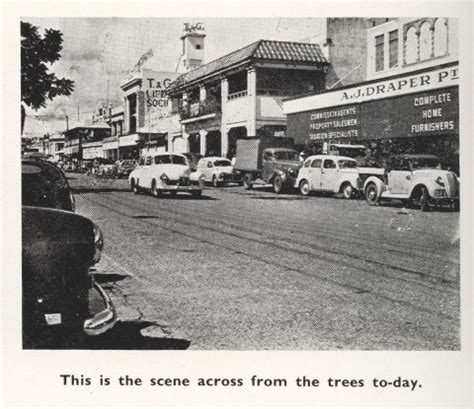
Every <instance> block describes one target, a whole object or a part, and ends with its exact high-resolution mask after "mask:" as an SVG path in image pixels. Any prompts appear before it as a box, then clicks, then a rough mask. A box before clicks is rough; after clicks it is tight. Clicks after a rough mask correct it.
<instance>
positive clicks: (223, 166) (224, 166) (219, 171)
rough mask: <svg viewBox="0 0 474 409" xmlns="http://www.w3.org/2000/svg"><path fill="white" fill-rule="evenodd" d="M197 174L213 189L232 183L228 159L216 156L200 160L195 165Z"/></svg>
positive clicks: (231, 171) (231, 170)
mask: <svg viewBox="0 0 474 409" xmlns="http://www.w3.org/2000/svg"><path fill="white" fill-rule="evenodd" d="M196 170H197V172H199V173H201V174H202V175H204V181H205V182H208V183H212V185H213V186H214V187H217V186H222V185H225V184H226V183H230V182H233V180H234V176H233V167H232V163H231V162H230V160H229V159H226V158H221V157H218V156H209V157H205V158H201V159H200V160H199V162H198V164H197V169H196Z"/></svg>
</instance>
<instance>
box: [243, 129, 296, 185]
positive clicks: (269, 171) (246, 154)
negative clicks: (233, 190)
mask: <svg viewBox="0 0 474 409" xmlns="http://www.w3.org/2000/svg"><path fill="white" fill-rule="evenodd" d="M292 146H293V140H292V139H289V138H276V137H262V138H247V139H239V140H237V153H236V161H235V165H234V169H235V170H236V171H237V172H239V173H240V174H241V175H243V185H244V189H246V190H249V189H252V187H253V186H254V185H255V184H272V185H273V190H274V192H275V193H282V192H283V191H284V190H285V189H289V188H292V187H293V185H294V183H295V180H296V177H297V176H298V170H299V168H300V167H301V162H300V154H299V153H298V152H297V151H296V150H294V149H293V148H292Z"/></svg>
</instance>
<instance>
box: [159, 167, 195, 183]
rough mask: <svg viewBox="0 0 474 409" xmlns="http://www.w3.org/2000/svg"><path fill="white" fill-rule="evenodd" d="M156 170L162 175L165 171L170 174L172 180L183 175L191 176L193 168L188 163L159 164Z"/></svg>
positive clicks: (167, 174)
mask: <svg viewBox="0 0 474 409" xmlns="http://www.w3.org/2000/svg"><path fill="white" fill-rule="evenodd" d="M156 171H157V172H158V173H159V174H158V176H161V175H162V174H163V173H165V174H166V176H168V178H169V179H170V180H178V179H179V178H180V177H182V176H189V174H190V173H191V169H190V168H189V166H186V165H163V166H161V165H158V166H157V167H156Z"/></svg>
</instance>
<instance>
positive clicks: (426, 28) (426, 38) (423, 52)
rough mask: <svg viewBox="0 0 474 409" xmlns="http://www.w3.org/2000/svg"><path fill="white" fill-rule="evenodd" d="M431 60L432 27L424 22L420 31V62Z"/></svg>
mask: <svg viewBox="0 0 474 409" xmlns="http://www.w3.org/2000/svg"><path fill="white" fill-rule="evenodd" d="M429 58H431V27H430V24H429V23H428V22H424V23H423V25H422V26H421V29H420V60H421V61H423V60H428V59H429Z"/></svg>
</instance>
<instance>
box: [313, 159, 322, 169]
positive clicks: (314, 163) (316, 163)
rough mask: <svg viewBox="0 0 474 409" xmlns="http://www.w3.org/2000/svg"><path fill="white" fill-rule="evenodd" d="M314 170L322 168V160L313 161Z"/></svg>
mask: <svg viewBox="0 0 474 409" xmlns="http://www.w3.org/2000/svg"><path fill="white" fill-rule="evenodd" d="M311 167H312V168H320V167H321V159H315V160H313V163H312V164H311Z"/></svg>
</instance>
